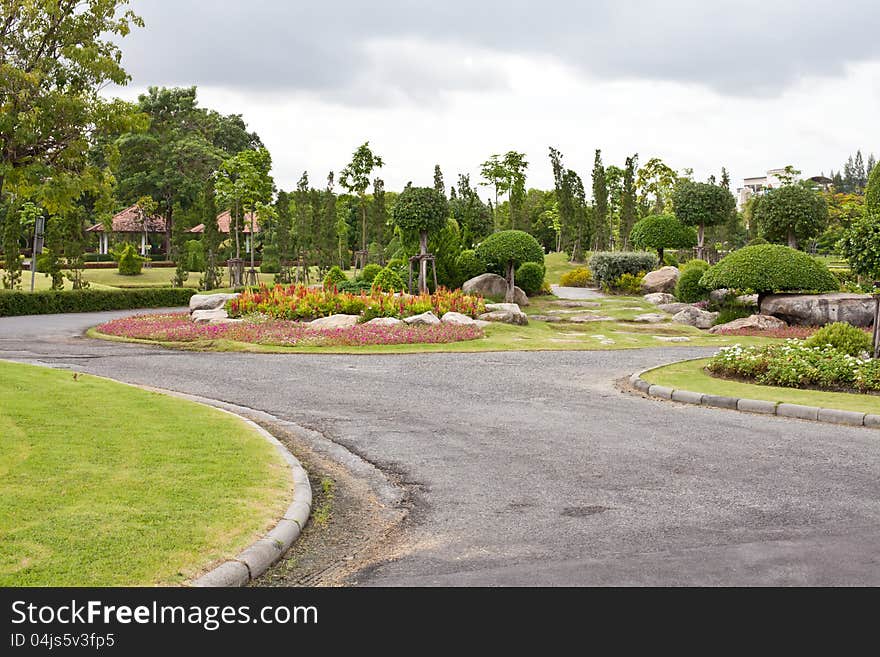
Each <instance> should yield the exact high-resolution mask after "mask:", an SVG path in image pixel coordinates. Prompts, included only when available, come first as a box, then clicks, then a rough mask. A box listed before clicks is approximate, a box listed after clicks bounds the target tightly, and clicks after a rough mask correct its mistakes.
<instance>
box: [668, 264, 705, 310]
mask: <svg viewBox="0 0 880 657" xmlns="http://www.w3.org/2000/svg"><path fill="white" fill-rule="evenodd" d="M707 269H709V263H708V262H706V261H705V260H690V261H688V263H687V264H686V265H685V266H684V267H683V268H682V270H681V276H679V277H678V283H676V285H675V297H676V298H677V299H678V300H679V301H681V302H683V303H696V302H697V301H703V300H704V299H708V298H709V290H707V289H706V288H705V287H703V286H702V285H700V279H701V278H703V274H704V273H706V270H707Z"/></svg>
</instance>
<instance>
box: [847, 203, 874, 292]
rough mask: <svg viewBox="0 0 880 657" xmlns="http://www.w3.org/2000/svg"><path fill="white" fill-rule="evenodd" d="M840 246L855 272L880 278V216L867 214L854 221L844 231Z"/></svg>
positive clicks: (870, 277) (871, 277)
mask: <svg viewBox="0 0 880 657" xmlns="http://www.w3.org/2000/svg"><path fill="white" fill-rule="evenodd" d="M838 248H839V249H840V253H841V254H842V255H843V257H844V258H846V261H847V262H848V263H849V267H850V269H851V270H852V271H853V273H854V274H856V275H858V276H865V277H867V278H868V279H869V280H871V281H876V280H880V217H877V216H876V215H875V216H867V217H864V218H862V219H858V220H856V221H855V222H853V224H852V225H851V226H850V227H849V228H847V229H846V230H845V231H844V233H843V238H842V239H841V240H840V242H839V244H838Z"/></svg>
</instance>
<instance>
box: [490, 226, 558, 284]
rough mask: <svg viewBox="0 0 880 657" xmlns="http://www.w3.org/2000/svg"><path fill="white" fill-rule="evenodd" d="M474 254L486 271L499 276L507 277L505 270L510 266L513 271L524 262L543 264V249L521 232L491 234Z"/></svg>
mask: <svg viewBox="0 0 880 657" xmlns="http://www.w3.org/2000/svg"><path fill="white" fill-rule="evenodd" d="M474 252H475V254H476V256H477V258H479V259H480V261H481V262H482V263H483V264H484V265H485V267H486V270H487V271H491V272H494V273H496V274H499V275H501V276H507V268H508V266H509V265H511V264H512V265H513V267H514V269H516V268H518V267H519V266H520V265H522V264H523V263H525V262H537V263H539V264H540V265H542V266H543V264H544V249H542V248H541V245H540V244H539V243H538V240H536V239H535V238H534V237H532V236H531V235H529V234H528V233H526V232H524V231H521V230H502V231H500V232H498V233H492V234H491V235H489V237H487V238H486V239H484V240H483V241H482V242H480V244H479V245H478V246H477V248H476V249H475V250H474ZM514 280H516V276H515V275H514Z"/></svg>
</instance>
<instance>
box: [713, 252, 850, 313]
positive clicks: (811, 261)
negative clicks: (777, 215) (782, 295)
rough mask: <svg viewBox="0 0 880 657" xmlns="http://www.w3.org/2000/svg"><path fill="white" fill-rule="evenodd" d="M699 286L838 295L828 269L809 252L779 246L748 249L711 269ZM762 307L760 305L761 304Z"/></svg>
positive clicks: (837, 287)
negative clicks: (808, 253) (832, 293)
mask: <svg viewBox="0 0 880 657" xmlns="http://www.w3.org/2000/svg"><path fill="white" fill-rule="evenodd" d="M700 284H701V285H703V286H704V287H706V288H708V289H710V290H717V289H719V288H722V287H723V288H729V289H732V290H738V291H740V292H748V291H752V292H757V293H758V295H759V300H760V297H761V296H763V295H766V294H772V293H773V292H836V291H837V290H838V289H840V288H839V285H838V284H837V280H836V279H835V278H834V276H833V275H832V274H831V272H830V271H828V267H826V266H825V265H824V264H822V263H821V262H819V261H818V260H816V259H815V258H811V257H810V256H808V255H807V254H806V253H803V252H801V251H795V250H794V249H792V248H789V247H787V246H781V245H779V244H760V245H758V246H747V247H745V248H742V249H740V250H739V251H734V252H733V253H731V254H730V255H728V256H727V257H725V258H723V259H722V260H721V262H719V263H718V264H717V265H714V266H712V267H709V269H707V270H706V272H705V273H704V274H703V277H702V278H701V279H700ZM758 305H759V307H760V303H759V304H758Z"/></svg>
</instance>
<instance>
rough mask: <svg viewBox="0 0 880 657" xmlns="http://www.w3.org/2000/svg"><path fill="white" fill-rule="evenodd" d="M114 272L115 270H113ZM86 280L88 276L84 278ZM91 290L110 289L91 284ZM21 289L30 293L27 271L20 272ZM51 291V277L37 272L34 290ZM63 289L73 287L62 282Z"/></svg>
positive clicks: (0, 273) (29, 278)
mask: <svg viewBox="0 0 880 657" xmlns="http://www.w3.org/2000/svg"><path fill="white" fill-rule="evenodd" d="M114 271H115V270H114ZM2 276H3V270H2V269H0V277H2ZM86 280H88V276H87V277H86ZM90 287H91V289H93V290H109V289H111V287H110V286H109V285H101V284H100V283H92V284H91V285H90ZM21 289H22V291H24V292H30V290H31V273H30V272H29V271H23V272H21ZM51 289H52V277H51V276H49V275H48V274H41V273H40V272H37V273H36V274H35V275H34V290H35V291H38V290H51ZM64 289H65V290H72V289H73V285H72V283H71V282H70V281H68V280H65V281H64Z"/></svg>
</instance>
